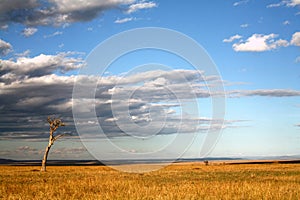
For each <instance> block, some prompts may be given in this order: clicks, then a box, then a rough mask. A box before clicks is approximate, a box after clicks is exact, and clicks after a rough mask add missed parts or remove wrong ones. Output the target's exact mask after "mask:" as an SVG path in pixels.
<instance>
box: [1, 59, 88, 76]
mask: <svg viewBox="0 0 300 200" xmlns="http://www.w3.org/2000/svg"><path fill="white" fill-rule="evenodd" d="M70 55H72V53H60V54H57V55H44V54H40V55H38V56H36V57H33V58H28V57H19V58H17V60H16V61H13V60H2V62H1V71H4V72H6V73H8V72H9V73H13V74H16V75H27V76H30V77H32V76H41V75H47V74H51V73H53V72H54V71H55V70H60V71H61V72H67V71H70V70H74V69H78V68H80V67H82V62H83V61H82V60H81V59H78V58H71V57H69V56H70Z"/></svg>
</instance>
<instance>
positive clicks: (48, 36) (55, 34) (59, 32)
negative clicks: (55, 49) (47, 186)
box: [44, 31, 63, 38]
mask: <svg viewBox="0 0 300 200" xmlns="http://www.w3.org/2000/svg"><path fill="white" fill-rule="evenodd" d="M62 34H63V32H62V31H56V32H54V33H52V34H50V35H44V38H50V37H55V36H57V35H62Z"/></svg>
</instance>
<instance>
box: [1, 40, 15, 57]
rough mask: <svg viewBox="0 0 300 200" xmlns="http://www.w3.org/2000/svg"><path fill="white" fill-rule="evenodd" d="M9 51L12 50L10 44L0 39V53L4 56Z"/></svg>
mask: <svg viewBox="0 0 300 200" xmlns="http://www.w3.org/2000/svg"><path fill="white" fill-rule="evenodd" d="M11 51H12V46H11V44H10V43H8V42H5V41H4V40H2V39H0V55H3V56H5V55H7V54H8V53H9V52H11Z"/></svg>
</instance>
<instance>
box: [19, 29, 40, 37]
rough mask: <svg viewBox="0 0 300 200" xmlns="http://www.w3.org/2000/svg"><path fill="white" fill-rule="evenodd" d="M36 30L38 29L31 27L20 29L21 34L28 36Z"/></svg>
mask: <svg viewBox="0 0 300 200" xmlns="http://www.w3.org/2000/svg"><path fill="white" fill-rule="evenodd" d="M37 31H38V29H37V28H32V27H29V28H25V29H24V30H23V31H22V35H24V36H25V37H30V36H32V35H33V34H35V33H36V32H37Z"/></svg>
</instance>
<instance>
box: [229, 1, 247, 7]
mask: <svg viewBox="0 0 300 200" xmlns="http://www.w3.org/2000/svg"><path fill="white" fill-rule="evenodd" d="M248 2H249V0H243V1H237V2H235V3H233V6H239V5H241V4H246V3H248Z"/></svg>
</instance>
